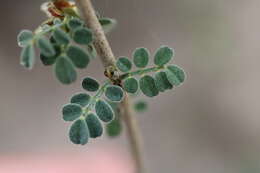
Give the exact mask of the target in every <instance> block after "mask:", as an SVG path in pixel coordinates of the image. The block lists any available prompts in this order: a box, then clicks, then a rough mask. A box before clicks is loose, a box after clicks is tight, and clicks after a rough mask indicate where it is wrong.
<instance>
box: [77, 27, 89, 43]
mask: <svg viewBox="0 0 260 173" xmlns="http://www.w3.org/2000/svg"><path fill="white" fill-rule="evenodd" d="M73 40H74V41H75V42H76V43H78V44H82V45H87V44H90V43H91V42H92V40H93V35H92V32H91V30H89V29H87V28H77V29H76V30H75V31H74V33H73Z"/></svg>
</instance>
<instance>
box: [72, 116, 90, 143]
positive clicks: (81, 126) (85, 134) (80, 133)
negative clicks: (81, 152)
mask: <svg viewBox="0 0 260 173" xmlns="http://www.w3.org/2000/svg"><path fill="white" fill-rule="evenodd" d="M69 137H70V140H71V142H73V143H74V144H81V145H85V144H86V143H87V142H88V138H89V131H88V126H87V123H86V122H85V120H82V119H78V120H77V121H75V122H74V123H73V124H72V126H71V127H70V130H69Z"/></svg>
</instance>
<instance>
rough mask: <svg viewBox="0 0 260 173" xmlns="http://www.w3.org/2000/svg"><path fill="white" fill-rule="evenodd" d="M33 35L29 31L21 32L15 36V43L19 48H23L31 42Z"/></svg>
mask: <svg viewBox="0 0 260 173" xmlns="http://www.w3.org/2000/svg"><path fill="white" fill-rule="evenodd" d="M33 36H34V35H33V33H32V31H30V30H22V31H21V32H20V33H19V34H18V36H17V42H18V45H19V46H20V47H25V46H27V45H28V44H30V43H31V41H32V40H33Z"/></svg>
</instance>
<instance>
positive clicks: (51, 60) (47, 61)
mask: <svg viewBox="0 0 260 173" xmlns="http://www.w3.org/2000/svg"><path fill="white" fill-rule="evenodd" d="M54 49H55V52H56V53H55V55H54V56H52V57H47V56H44V55H43V54H40V59H41V61H42V64H43V65H45V66H48V65H53V64H54V63H55V61H56V59H57V58H58V56H59V55H60V53H61V48H60V46H59V45H57V44H54Z"/></svg>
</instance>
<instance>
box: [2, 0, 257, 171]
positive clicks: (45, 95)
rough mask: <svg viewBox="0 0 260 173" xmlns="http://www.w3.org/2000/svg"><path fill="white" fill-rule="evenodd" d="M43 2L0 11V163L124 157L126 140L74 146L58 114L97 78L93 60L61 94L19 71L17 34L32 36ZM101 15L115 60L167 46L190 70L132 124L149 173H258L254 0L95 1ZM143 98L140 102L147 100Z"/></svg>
mask: <svg viewBox="0 0 260 173" xmlns="http://www.w3.org/2000/svg"><path fill="white" fill-rule="evenodd" d="M42 2H44V1H43V0H37V1H36V0H26V1H15V0H8V1H6V2H5V3H2V5H1V6H0V14H1V15H0V18H1V27H0V38H1V43H0V44H1V45H0V81H1V86H0V88H1V90H0V137H1V142H0V155H8V154H17V155H19V154H20V153H36V154H37V153H42V152H44V153H45V152H63V151H64V152H83V151H84V152H86V153H87V152H88V150H91V149H93V148H103V147H105V146H106V147H107V146H113V147H117V149H118V150H120V151H122V152H126V153H127V152H128V145H127V139H126V136H125V135H122V136H121V137H120V138H117V139H114V140H109V139H108V138H107V137H103V138H102V139H99V140H92V141H91V143H90V144H88V145H87V146H85V147H78V146H74V145H72V144H71V143H70V142H69V141H68V138H67V131H68V127H69V126H68V125H69V124H67V123H64V122H63V121H62V119H61V112H60V110H61V106H62V105H63V104H65V103H67V102H68V100H69V98H70V96H71V95H72V94H73V93H75V92H79V91H82V90H81V88H80V83H81V79H82V78H83V77H84V76H86V75H91V76H94V77H98V78H100V76H102V73H103V71H102V70H101V69H102V65H101V63H100V61H99V60H98V59H96V60H95V61H92V62H91V64H90V65H89V67H88V69H87V70H82V71H81V72H80V73H81V76H80V78H79V80H77V82H76V83H75V84H73V85H70V86H63V85H61V84H60V83H59V82H57V80H56V79H55V78H54V76H53V72H52V69H51V68H49V67H43V65H41V64H40V63H39V61H38V63H37V65H36V67H35V68H34V69H33V70H32V71H27V70H25V69H24V68H23V67H21V66H20V65H19V54H20V51H21V50H20V48H19V47H18V46H17V43H16V35H17V33H18V32H19V31H20V30H21V29H31V30H33V29H34V28H35V27H37V26H38V24H39V23H40V21H42V20H43V19H45V15H44V14H43V13H41V12H40V11H39V6H40V4H41V3H42ZM94 4H95V7H96V9H97V10H98V11H99V12H100V13H101V14H102V15H104V16H107V17H113V18H116V19H117V20H118V23H119V25H118V27H117V28H116V29H115V30H114V31H113V32H112V33H111V34H109V36H108V39H109V41H110V43H111V46H112V49H113V51H114V53H115V55H116V56H117V57H118V56H122V55H126V56H131V52H132V51H133V50H134V49H135V48H136V47H141V46H145V47H147V48H148V49H149V50H151V52H154V51H155V50H156V49H157V48H158V47H159V46H160V45H162V44H165V45H169V46H170V47H173V48H174V49H175V51H176V57H175V59H174V62H175V63H176V64H178V65H180V66H181V67H183V68H184V69H185V70H186V73H187V79H186V82H185V83H184V85H182V86H181V87H180V88H177V89H176V90H174V91H171V92H166V93H164V94H161V95H160V96H159V97H156V98H155V99H148V101H149V103H150V105H149V111H148V112H146V113H144V114H139V115H136V116H137V117H138V120H139V124H140V128H141V131H142V135H143V138H144V143H145V151H144V154H145V158H146V167H148V170H149V172H151V173H158V172H163V173H172V172H176V173H187V172H193V173H220V172H221V173H240V172H241V173H242V172H245V173H259V172H260V168H259V167H260V166H259V165H260V164H259V159H260V155H259V154H260V151H259V149H260V114H259V113H260V102H259V98H260V92H259V88H260V77H259V74H260V68H259V64H260V59H259V50H260V47H259V42H260V24H259V17H260V11H259V7H260V1H259V0H248V1H244V0H228V1H226V0H217V1H215V0H161V1H158V0H131V1H122V0H111V1H109V0H95V2H94ZM144 99H145V98H144Z"/></svg>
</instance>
